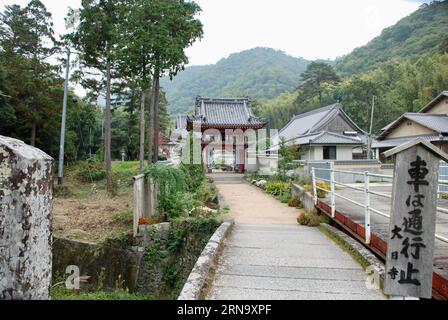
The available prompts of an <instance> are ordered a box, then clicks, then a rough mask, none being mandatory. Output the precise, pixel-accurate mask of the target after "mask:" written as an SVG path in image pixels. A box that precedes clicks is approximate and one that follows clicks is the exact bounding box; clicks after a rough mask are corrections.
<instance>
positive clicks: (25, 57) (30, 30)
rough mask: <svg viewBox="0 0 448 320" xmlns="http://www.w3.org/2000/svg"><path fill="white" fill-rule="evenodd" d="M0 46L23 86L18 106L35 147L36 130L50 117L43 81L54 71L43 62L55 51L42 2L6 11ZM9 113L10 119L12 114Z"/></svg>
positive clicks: (36, 0) (0, 28)
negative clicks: (25, 120) (46, 116)
mask: <svg viewBox="0 0 448 320" xmlns="http://www.w3.org/2000/svg"><path fill="white" fill-rule="evenodd" d="M0 46H1V48H2V52H1V54H2V56H3V57H2V60H3V63H4V65H5V66H7V65H8V64H9V65H8V66H7V67H8V68H9V70H11V69H16V72H17V73H16V74H15V76H17V77H20V80H19V79H17V80H18V82H19V81H21V82H22V84H23V86H24V87H23V89H21V88H20V91H21V94H22V97H21V99H23V100H22V102H21V103H18V105H20V107H19V108H20V110H21V111H22V112H23V115H24V116H25V117H26V119H27V120H28V121H27V124H26V127H29V130H30V136H31V137H30V144H31V145H33V146H35V145H36V135H37V129H38V127H39V126H40V127H41V126H43V125H44V119H45V115H46V114H48V113H49V110H48V108H49V106H48V104H47V101H46V98H47V97H48V88H49V84H48V83H46V81H45V80H46V79H47V77H53V76H54V73H55V71H56V70H55V68H54V67H53V66H51V65H50V64H48V63H47V62H45V61H46V59H47V58H48V57H50V56H51V55H53V54H54V53H55V52H56V51H57V49H58V48H57V42H56V40H55V38H54V32H53V23H52V19H51V14H50V13H49V12H48V11H47V10H46V8H45V6H44V5H43V4H42V2H41V1H39V0H32V1H30V2H29V3H28V5H27V6H26V7H24V8H21V7H20V6H18V5H12V6H6V7H5V12H4V13H1V14H0ZM5 110H6V109H5ZM8 113H9V115H11V114H12V113H11V110H10V112H8Z"/></svg>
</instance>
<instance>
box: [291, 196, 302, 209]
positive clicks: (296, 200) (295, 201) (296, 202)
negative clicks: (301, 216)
mask: <svg viewBox="0 0 448 320" xmlns="http://www.w3.org/2000/svg"><path fill="white" fill-rule="evenodd" d="M288 206H290V207H294V208H300V207H301V206H302V201H300V199H299V197H297V196H293V197H291V198H290V199H289V200H288Z"/></svg>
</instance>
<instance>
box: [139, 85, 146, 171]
mask: <svg viewBox="0 0 448 320" xmlns="http://www.w3.org/2000/svg"><path fill="white" fill-rule="evenodd" d="M145 95H146V93H145V89H144V88H142V97H141V103H140V154H139V159H140V169H143V167H144V166H145Z"/></svg>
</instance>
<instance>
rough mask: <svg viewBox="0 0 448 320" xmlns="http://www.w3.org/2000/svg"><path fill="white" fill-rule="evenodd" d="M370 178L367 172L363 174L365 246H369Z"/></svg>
mask: <svg viewBox="0 0 448 320" xmlns="http://www.w3.org/2000/svg"><path fill="white" fill-rule="evenodd" d="M369 191H370V176H369V172H368V171H366V172H364V198H365V199H364V201H365V202H364V205H365V223H364V225H365V233H366V244H370V237H371V231H370V192H369Z"/></svg>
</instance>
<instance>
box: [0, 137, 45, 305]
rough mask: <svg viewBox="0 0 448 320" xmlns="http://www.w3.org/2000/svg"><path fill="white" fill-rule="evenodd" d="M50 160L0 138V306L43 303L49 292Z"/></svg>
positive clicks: (19, 143) (32, 148) (28, 147)
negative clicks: (2, 302)
mask: <svg viewBox="0 0 448 320" xmlns="http://www.w3.org/2000/svg"><path fill="white" fill-rule="evenodd" d="M52 177H53V159H52V158H51V157H50V156H48V155H47V154H45V153H44V152H43V151H41V150H39V149H36V148H34V147H31V146H28V145H26V144H25V143H24V142H22V141H19V140H16V139H12V138H8V137H3V136H0V300H3V299H6V300H10V299H14V300H30V299H32V300H46V299H48V298H49V294H50V292H49V291H50V286H51V245H52V232H51V221H52V210H53V189H52V186H53V184H52Z"/></svg>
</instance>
